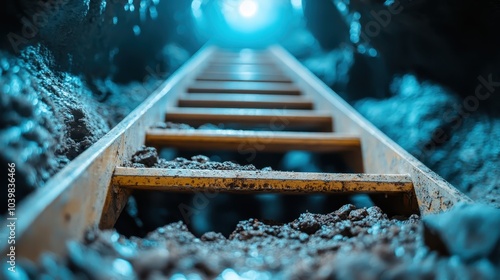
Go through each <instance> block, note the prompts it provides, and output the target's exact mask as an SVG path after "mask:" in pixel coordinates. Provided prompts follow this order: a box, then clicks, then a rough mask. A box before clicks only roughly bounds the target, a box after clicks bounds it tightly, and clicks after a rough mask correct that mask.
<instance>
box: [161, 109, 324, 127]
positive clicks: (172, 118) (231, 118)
mask: <svg viewBox="0 0 500 280" xmlns="http://www.w3.org/2000/svg"><path fill="white" fill-rule="evenodd" d="M165 120H166V121H169V122H177V123H186V124H189V125H203V124H207V123H213V124H221V123H224V124H233V123H239V124H243V125H264V126H266V127H268V128H269V129H268V130H289V129H291V128H295V127H301V128H303V127H306V128H315V129H316V128H317V129H321V130H320V131H324V132H330V131H332V129H333V128H332V126H333V121H332V116H331V115H330V114H328V113H322V112H320V111H311V110H286V109H285V110H282V109H222V108H169V109H167V114H166V117H165Z"/></svg>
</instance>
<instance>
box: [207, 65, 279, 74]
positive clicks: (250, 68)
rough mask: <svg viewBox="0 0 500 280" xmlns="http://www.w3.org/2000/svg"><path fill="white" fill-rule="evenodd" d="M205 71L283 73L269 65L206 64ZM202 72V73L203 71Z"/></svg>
mask: <svg viewBox="0 0 500 280" xmlns="http://www.w3.org/2000/svg"><path fill="white" fill-rule="evenodd" d="M203 72H205V73H213V72H222V73H245V72H250V73H257V74H266V75H283V72H282V71H281V70H280V69H279V68H277V67H275V66H269V65H218V66H207V67H206V68H204V69H203ZM203 72H202V73H203Z"/></svg>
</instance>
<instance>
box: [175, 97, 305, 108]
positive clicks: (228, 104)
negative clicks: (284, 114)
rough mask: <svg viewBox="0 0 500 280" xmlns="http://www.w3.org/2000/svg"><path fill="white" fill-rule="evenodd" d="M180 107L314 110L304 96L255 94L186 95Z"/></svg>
mask: <svg viewBox="0 0 500 280" xmlns="http://www.w3.org/2000/svg"><path fill="white" fill-rule="evenodd" d="M178 106H179V107H196V108H200V107H201V108H256V109H279V108H287V109H302V110H312V109H313V106H314V105H313V101H312V99H310V98H306V97H302V96H289V97H284V96H282V95H255V94H216V93H213V94H209V93H204V94H198V93H192V94H186V95H184V96H182V97H180V98H179V99H178Z"/></svg>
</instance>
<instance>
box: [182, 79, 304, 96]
mask: <svg viewBox="0 0 500 280" xmlns="http://www.w3.org/2000/svg"><path fill="white" fill-rule="evenodd" d="M187 91H188V92H189V93H253V94H280V95H301V90H300V89H299V88H297V87H296V86H294V85H293V84H285V83H267V82H208V81H201V82H196V83H195V84H193V85H191V86H190V87H188V90H187Z"/></svg>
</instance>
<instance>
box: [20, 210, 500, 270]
mask: <svg viewBox="0 0 500 280" xmlns="http://www.w3.org/2000/svg"><path fill="white" fill-rule="evenodd" d="M422 232H423V223H422V222H421V221H420V219H419V217H418V216H411V217H410V218H409V219H389V218H388V217H387V216H386V215H385V214H384V213H382V211H381V210H380V209H379V208H377V207H370V208H361V209H356V208H355V207H354V206H353V205H345V206H343V207H341V208H340V209H338V210H337V211H335V212H332V213H330V214H326V215H319V214H311V213H305V214H302V215H301V216H300V217H299V218H297V219H296V220H294V221H292V222H290V223H286V224H275V223H272V222H265V221H260V220H256V219H250V220H245V221H241V222H240V223H239V224H238V225H237V226H236V228H235V230H234V231H233V233H232V234H231V235H230V236H228V237H224V236H223V235H221V234H218V233H215V232H208V233H205V234H203V235H202V236H201V237H200V238H197V237H195V236H194V235H193V234H192V233H190V232H189V231H188V230H187V227H186V226H185V225H184V224H183V223H182V222H179V223H173V224H169V225H166V226H164V227H160V228H158V229H156V230H155V231H153V232H151V233H149V234H148V235H147V236H146V237H145V238H143V239H140V238H135V237H132V238H125V237H123V236H120V235H119V234H117V233H116V232H114V231H104V232H100V231H92V232H90V233H89V234H87V236H86V241H85V244H80V243H76V242H73V243H70V244H69V245H68V248H69V252H70V256H69V258H68V259H66V260H59V261H55V260H54V258H53V257H49V256H46V257H45V258H44V260H43V262H42V263H43V265H42V267H39V268H34V267H31V266H29V265H25V266H23V268H24V272H25V273H27V274H28V275H31V277H33V278H37V279H41V278H42V277H43V275H51V276H53V277H56V276H59V277H60V278H61V279H69V278H73V277H75V278H76V277H77V276H78V277H79V279H109V278H113V277H115V278H117V279H135V278H140V279H173V278H170V277H174V279H214V278H217V279H454V278H457V277H458V278H460V279H494V278H495V277H496V275H497V274H496V273H497V272H498V270H497V269H498V268H495V267H494V265H493V264H492V263H491V262H490V261H489V260H488V259H487V258H481V259H479V260H476V261H473V262H465V261H462V260H461V259H460V258H458V257H456V256H454V257H442V256H439V255H438V254H437V253H436V252H432V251H431V250H429V248H427V247H426V246H425V245H424V239H423V234H422ZM175 277H178V278H175Z"/></svg>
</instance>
